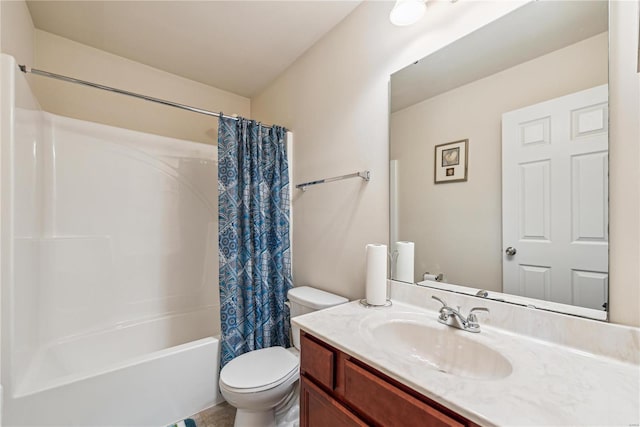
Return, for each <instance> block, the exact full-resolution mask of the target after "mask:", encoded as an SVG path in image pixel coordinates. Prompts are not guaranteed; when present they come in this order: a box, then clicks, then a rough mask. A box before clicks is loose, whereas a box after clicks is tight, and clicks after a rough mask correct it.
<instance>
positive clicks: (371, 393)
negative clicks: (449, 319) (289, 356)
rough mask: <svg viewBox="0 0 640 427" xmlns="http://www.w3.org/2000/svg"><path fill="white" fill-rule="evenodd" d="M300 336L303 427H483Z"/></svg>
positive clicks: (304, 335)
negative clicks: (478, 426)
mask: <svg viewBox="0 0 640 427" xmlns="http://www.w3.org/2000/svg"><path fill="white" fill-rule="evenodd" d="M300 338H301V340H300V341H301V350H300V425H301V427H325V426H326V427H350V426H383V427H412V426H424V427H432V426H433V427H445V426H446V427H462V426H467V427H477V425H476V424H475V423H472V422H471V421H469V420H467V419H465V418H464V417H462V416H460V415H458V414H456V413H455V412H453V411H451V410H449V409H447V408H445V407H443V406H442V405H440V404H438V403H436V402H434V401H432V400H430V399H429V398H427V397H425V396H423V395H421V394H420V393H418V392H416V391H415V390H412V389H411V388H409V387H407V386H405V385H403V384H401V383H399V382H397V381H396V380H394V379H392V378H389V377H388V376H386V375H384V374H383V373H381V372H379V371H377V370H375V369H373V368H371V367H370V366H368V365H366V364H364V363H362V362H361V361H359V360H358V359H355V358H353V357H351V356H349V355H347V354H345V353H343V352H341V351H340V350H338V349H335V348H333V347H331V346H330V345H328V344H326V343H324V342H323V341H321V340H319V339H317V338H315V337H314V336H312V335H310V334H308V333H305V332H302V333H301V337H300Z"/></svg>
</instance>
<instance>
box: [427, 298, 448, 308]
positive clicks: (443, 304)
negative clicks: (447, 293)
mask: <svg viewBox="0 0 640 427" xmlns="http://www.w3.org/2000/svg"><path fill="white" fill-rule="evenodd" d="M431 298H433V299H434V300H436V301H438V302H439V303H440V304H442V307H446V306H447V302H446V301H445V300H443V299H442V298H438V297H437V296H435V295H431Z"/></svg>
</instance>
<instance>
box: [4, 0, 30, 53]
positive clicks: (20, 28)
mask: <svg viewBox="0 0 640 427" xmlns="http://www.w3.org/2000/svg"><path fill="white" fill-rule="evenodd" d="M0 23H1V24H0V27H1V31H0V49H1V50H2V53H7V54H9V55H11V56H13V57H14V58H16V61H17V62H18V63H19V64H25V63H26V64H32V63H33V57H34V55H33V50H34V49H33V46H34V29H33V21H32V20H31V15H30V14H29V9H28V8H27V3H26V2H24V1H0Z"/></svg>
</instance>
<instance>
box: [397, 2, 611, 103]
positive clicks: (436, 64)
mask: <svg viewBox="0 0 640 427" xmlns="http://www.w3.org/2000/svg"><path fill="white" fill-rule="evenodd" d="M607 28H608V2H607V1H594V0H586V1H536V2H532V3H527V4H526V5H524V6H522V7H520V8H518V9H516V10H515V11H513V12H511V13H510V14H508V15H506V16H504V17H502V18H500V19H498V20H497V21H495V22H493V23H491V24H489V25H487V26H486V27H483V28H481V29H479V30H477V31H475V32H473V33H471V34H469V35H468V36H466V37H464V38H462V39H460V40H458V41H456V42H454V43H452V44H451V45H449V46H445V47H444V48H442V49H441V50H439V51H437V52H435V53H433V54H431V55H429V56H427V57H425V58H423V59H421V60H419V61H417V62H416V63H414V64H412V65H410V66H408V67H406V68H403V69H402V70H400V71H398V72H396V73H394V74H393V75H392V76H391V111H392V112H396V111H399V110H401V109H403V108H406V107H408V106H410V105H414V104H416V103H418V102H421V101H424V100H426V99H429V98H431V97H434V96H436V95H439V94H441V93H445V92H447V91H449V90H452V89H455V88H457V87H460V86H462V85H465V84H467V83H471V82H473V81H476V80H478V79H481V78H484V77H487V76H490V75H492V74H495V73H498V72H500V71H502V70H506V69H507V68H511V67H513V66H516V65H518V64H521V63H523V62H525V61H529V60H531V59H534V58H537V57H539V56H542V55H545V54H547V53H550V52H553V51H555V50H558V49H561V48H563V47H566V46H569V45H571V44H574V43H577V42H579V41H580V40H584V39H586V38H589V37H592V36H595V35H596V34H600V33H602V32H604V31H607ZM532 78H533V76H532Z"/></svg>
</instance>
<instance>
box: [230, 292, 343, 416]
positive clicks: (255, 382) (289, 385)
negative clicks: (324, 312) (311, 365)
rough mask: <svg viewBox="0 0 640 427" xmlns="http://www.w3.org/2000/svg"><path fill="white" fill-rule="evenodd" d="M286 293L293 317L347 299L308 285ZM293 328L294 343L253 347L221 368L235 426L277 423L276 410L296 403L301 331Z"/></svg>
mask: <svg viewBox="0 0 640 427" xmlns="http://www.w3.org/2000/svg"><path fill="white" fill-rule="evenodd" d="M287 295H288V297H289V302H290V308H291V317H295V316H297V315H300V314H304V313H309V312H312V311H317V310H321V309H323V308H328V307H332V306H334V305H338V304H344V303H345V302H348V300H347V299H346V298H343V297H341V296H338V295H334V294H331V293H329V292H324V291H321V290H319V289H314V288H311V287H308V286H302V287H298V288H293V289H291V290H290V291H289V292H288V294H287ZM292 331H293V342H294V344H295V347H293V348H290V349H286V348H284V347H269V348H263V349H260V350H254V351H250V352H248V353H245V354H243V355H240V356H238V357H236V358H235V359H233V360H232V361H230V362H229V363H227V364H226V365H225V367H224V368H222V371H221V372H220V380H219V384H220V392H221V393H222V396H223V397H224V398H225V400H226V401H227V402H228V403H229V404H230V405H232V406H235V407H236V409H237V411H236V420H235V423H234V426H235V427H275V426H276V412H283V411H285V410H286V409H287V407H288V406H291V405H295V404H296V403H297V400H298V399H297V395H296V394H297V390H298V388H297V384H298V379H299V377H300V365H299V353H298V350H299V343H300V337H299V335H300V331H299V330H298V329H297V328H294V329H293V330H292Z"/></svg>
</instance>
